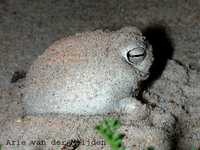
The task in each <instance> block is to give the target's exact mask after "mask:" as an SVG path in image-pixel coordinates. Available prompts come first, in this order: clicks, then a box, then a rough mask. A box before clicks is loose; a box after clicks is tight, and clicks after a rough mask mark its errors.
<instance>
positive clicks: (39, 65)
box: [23, 27, 153, 115]
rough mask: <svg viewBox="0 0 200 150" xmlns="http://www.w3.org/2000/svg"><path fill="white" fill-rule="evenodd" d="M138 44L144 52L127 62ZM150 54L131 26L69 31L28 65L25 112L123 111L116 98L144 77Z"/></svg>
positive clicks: (92, 112)
mask: <svg viewBox="0 0 200 150" xmlns="http://www.w3.org/2000/svg"><path fill="white" fill-rule="evenodd" d="M137 47H142V48H144V49H145V50H146V57H145V58H144V60H143V61H141V62H139V63H137V64H133V63H129V62H127V52H128V51H130V50H131V49H134V48H137ZM152 59H153V57H152V48H151V46H149V45H148V44H147V43H146V42H144V37H143V36H142V35H141V32H140V31H139V30H138V29H136V28H135V27H125V28H122V29H121V30H118V31H115V32H112V31H108V30H106V31H102V30H97V31H93V32H86V33H82V34H76V35H74V36H69V37H68V38H65V39H62V40H59V41H57V42H55V43H54V44H53V45H52V46H50V47H49V48H48V49H46V50H45V52H44V53H43V54H42V55H40V56H39V57H38V59H37V60H36V61H35V62H34V63H33V65H32V66H31V68H30V70H29V72H28V74H27V77H26V85H25V91H24V95H25V96H24V100H23V101H24V107H25V109H26V111H27V113H28V114H48V113H58V114H79V115H95V114H107V113H109V112H113V111H120V110H123V107H125V106H126V104H124V102H126V101H124V102H123V101H121V100H123V98H125V97H128V96H130V95H131V94H134V93H136V91H137V89H138V86H139V84H140V82H141V81H142V80H144V79H146V78H147V77H148V74H149V72H148V71H149V68H150V66H151V64H152ZM120 101H121V102H120ZM128 105H130V106H131V104H130V102H128ZM134 105H135V104H134V103H133V106H131V107H130V108H132V107H134ZM126 107H127V106H126ZM124 110H127V111H130V109H127V108H126V109H124ZM121 112H122V111H121ZM125 113H127V112H125Z"/></svg>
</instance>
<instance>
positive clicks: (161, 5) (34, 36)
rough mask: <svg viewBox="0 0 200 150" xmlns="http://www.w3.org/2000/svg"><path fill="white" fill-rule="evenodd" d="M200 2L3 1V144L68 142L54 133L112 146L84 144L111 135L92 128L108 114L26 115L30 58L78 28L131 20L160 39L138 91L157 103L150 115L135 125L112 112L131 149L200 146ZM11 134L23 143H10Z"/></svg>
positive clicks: (0, 22) (0, 87)
mask: <svg viewBox="0 0 200 150" xmlns="http://www.w3.org/2000/svg"><path fill="white" fill-rule="evenodd" d="M199 7H200V1H198V0H193V1H182V0H181V1H165V0H163V1H156V0H151V1H139V0H138V1H131V0H130V1H123V0H121V1H120V0H118V1H92V0H87V1H78V0H75V1H73V0H69V1H65V2H64V1H56V0H49V1H36V0H27V1H25V0H20V1H14V0H0V46H1V50H0V52H1V53H0V68H1V70H0V100H1V106H0V120H1V121H0V126H1V132H0V134H1V135H0V144H1V145H2V147H3V148H2V149H3V150H4V149H5V150H11V149H35V150H41V149H61V148H62V147H64V145H62V144H59V143H58V144H54V143H53V144H52V143H51V142H52V141H53V140H54V139H56V140H64V141H67V140H71V139H79V141H81V142H82V143H81V144H79V147H78V149H108V146H107V145H104V144H102V143H101V144H99V145H98V144H96V145H93V147H91V146H89V147H87V146H84V143H83V141H84V142H85V143H87V144H88V143H89V142H88V141H92V140H93V139H96V140H101V141H103V140H102V139H101V138H100V136H99V135H98V134H97V133H96V132H94V131H93V129H92V125H94V124H97V123H98V122H99V121H101V120H102V119H103V117H102V116H81V117H77V116H76V117H74V116H73V117H72V116H65V117H60V118H56V117H54V116H27V117H25V118H21V103H22V99H23V93H22V91H21V88H23V81H24V78H23V77H24V76H25V74H26V72H28V69H29V67H30V65H31V64H32V63H33V61H34V60H35V59H36V57H37V56H38V55H39V54H41V53H42V52H43V51H44V50H45V49H46V48H47V47H48V46H50V45H51V44H52V43H53V42H54V41H56V40H58V39H61V38H64V37H67V36H68V35H71V34H75V33H77V32H85V31H90V30H96V29H105V28H108V29H112V30H116V29H119V28H121V27H124V26H127V25H133V26H136V27H138V28H140V29H141V30H142V31H143V33H144V35H145V36H146V37H147V38H148V40H149V41H150V43H151V44H152V46H153V49H154V56H155V61H154V65H153V66H152V69H151V75H150V78H149V80H148V81H147V82H145V83H143V85H142V88H141V92H140V94H139V96H138V98H139V99H141V101H142V102H143V103H145V104H146V105H149V106H150V107H151V108H152V110H153V111H152V113H151V115H150V116H149V119H146V120H145V119H144V120H139V121H138V120H135V122H136V123H135V124H134V122H131V123H128V124H127V121H126V120H123V117H119V116H117V115H113V116H112V117H113V118H117V119H118V118H121V120H122V127H121V128H120V130H119V132H122V133H125V134H126V135H127V138H126V139H125V140H124V145H125V146H126V148H127V149H143V148H146V147H148V146H155V147H156V148H157V149H163V150H164V149H180V150H182V149H190V148H191V146H194V147H198V146H200V124H199V122H200V111H199V106H200V102H199V101H200V92H199V91H200V74H199V69H200V44H199V40H200V23H199V22H200V15H199V14H200V10H199ZM169 59H173V60H175V61H172V60H169ZM19 77H21V78H22V79H19V80H18V78H19ZM153 108H154V109H153ZM158 114H159V115H158ZM159 118H160V119H159ZM162 118H164V119H163V120H164V121H163V122H162V121H160V120H162ZM144 131H145V132H144ZM80 139H81V140H80ZM8 140H9V141H8ZM34 140H36V141H38V140H39V141H41V140H45V142H47V145H42V144H38V145H33V144H32V145H31V144H30V142H31V141H34ZM10 141H16V142H15V144H14V145H10V144H9V142H10ZM18 141H19V142H18ZM22 141H25V142H26V144H24V145H23V143H24V142H22ZM28 143H29V144H28ZM74 147H76V146H74ZM65 149H67V148H65Z"/></svg>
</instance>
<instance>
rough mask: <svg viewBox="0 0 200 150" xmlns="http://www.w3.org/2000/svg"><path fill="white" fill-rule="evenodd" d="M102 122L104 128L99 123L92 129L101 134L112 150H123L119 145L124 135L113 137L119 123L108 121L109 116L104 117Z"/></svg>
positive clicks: (117, 121)
mask: <svg viewBox="0 0 200 150" xmlns="http://www.w3.org/2000/svg"><path fill="white" fill-rule="evenodd" d="M104 121H105V124H106V126H105V128H104V127H103V122H100V123H99V125H97V126H94V129H95V130H97V131H98V132H99V133H100V134H101V136H102V137H103V138H104V140H105V141H106V142H107V144H108V145H109V146H110V147H111V149H112V150H125V148H124V147H123V146H122V145H121V143H122V140H123V138H124V136H125V134H117V135H115V131H116V130H117V129H118V128H119V127H120V121H119V120H116V121H114V120H110V117H109V116H106V117H105V118H104Z"/></svg>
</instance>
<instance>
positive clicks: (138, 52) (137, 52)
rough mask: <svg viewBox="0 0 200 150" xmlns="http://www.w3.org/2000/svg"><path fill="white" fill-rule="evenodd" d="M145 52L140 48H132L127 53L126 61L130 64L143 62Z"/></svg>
mask: <svg viewBox="0 0 200 150" xmlns="http://www.w3.org/2000/svg"><path fill="white" fill-rule="evenodd" d="M145 56H146V51H145V49H144V48H142V47H138V48H134V49H132V50H130V51H128V53H127V59H128V61H129V62H130V63H133V64H137V63H139V62H141V61H143V60H144V58H145Z"/></svg>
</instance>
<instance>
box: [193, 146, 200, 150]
mask: <svg viewBox="0 0 200 150" xmlns="http://www.w3.org/2000/svg"><path fill="white" fill-rule="evenodd" d="M191 150H200V147H199V148H198V149H196V148H195V147H193V146H192V148H191Z"/></svg>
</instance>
